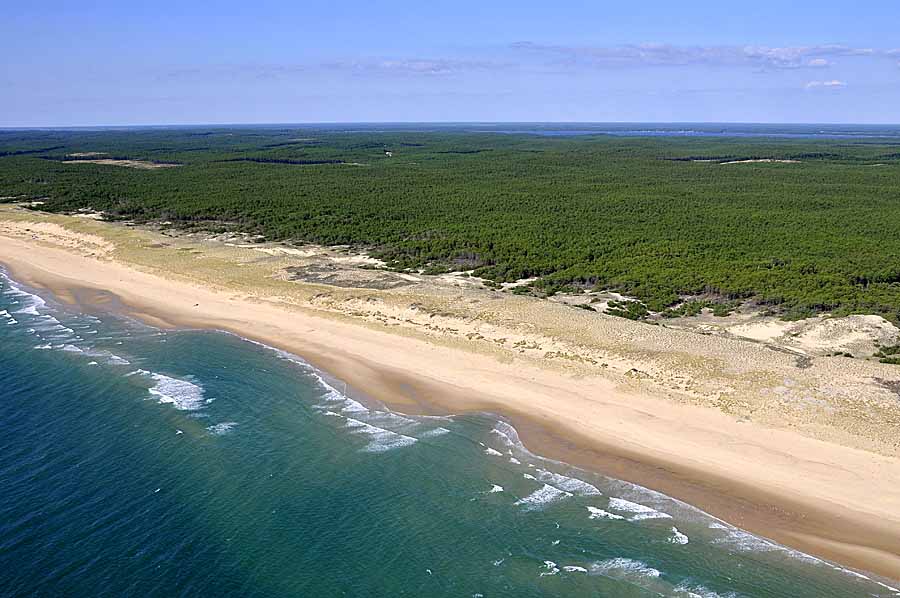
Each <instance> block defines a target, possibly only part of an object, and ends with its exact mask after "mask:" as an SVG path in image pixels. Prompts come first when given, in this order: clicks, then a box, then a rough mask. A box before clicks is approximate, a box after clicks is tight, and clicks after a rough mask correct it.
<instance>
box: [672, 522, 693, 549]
mask: <svg viewBox="0 0 900 598" xmlns="http://www.w3.org/2000/svg"><path fill="white" fill-rule="evenodd" d="M689 541H690V538H688V537H687V535H685V534H683V533H681V532H680V531H678V528H677V527H673V528H672V536H671V537H670V538H669V543H670V544H679V545H681V546H684V545H685V544H687V543H688V542H689Z"/></svg>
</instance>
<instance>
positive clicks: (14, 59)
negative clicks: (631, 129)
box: [0, 0, 900, 126]
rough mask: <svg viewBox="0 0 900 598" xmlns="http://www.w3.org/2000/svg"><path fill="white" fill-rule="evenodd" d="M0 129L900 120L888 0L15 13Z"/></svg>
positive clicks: (22, 6)
mask: <svg viewBox="0 0 900 598" xmlns="http://www.w3.org/2000/svg"><path fill="white" fill-rule="evenodd" d="M0 52H2V55H3V56H4V60H3V62H2V63H0V126H53V125H116V124H191V123H271V122H285V123H286V122H296V123H300V122H361V121H370V122H371V121H394V122H399V121H406V122H410V121H419V122H421V121H595V122H606V121H625V122H671V121H680V122H818V123H826V122H833V123H848V122H849V123H893V124H896V123H900V2H898V1H897V0H869V1H867V2H864V3H853V2H848V1H847V0H841V1H834V0H830V1H829V0H826V1H819V2H808V1H793V2H784V1H781V2H771V1H768V0H756V1H755V2H744V3H736V2H723V1H722V0H718V1H716V2H706V1H695V2H673V1H671V0H670V1H665V2H662V1H655V0H642V1H633V2H622V1H615V2H611V1H600V0H595V1H593V2H580V1H570V2H556V3H554V2H552V1H547V0H544V1H542V2H532V1H530V0H519V1H516V2H513V1H506V0H504V1H495V2H490V1H489V0H482V1H480V2H474V1H469V0H456V1H453V2H446V1H443V0H432V1H430V2H386V1H383V0H369V1H367V2H357V1H355V0H345V1H343V2H340V3H331V2H300V1H295V2H286V1H272V0H255V1H248V0H243V1H240V2H233V1H231V0H220V1H218V2H215V3H213V2H208V3H202V5H200V3H188V2H180V3H173V2H168V1H166V0H159V1H156V2H140V1H137V2H110V1H92V0H81V1H79V2H73V1H65V2H63V1H55V0H45V1H42V2H10V3H8V4H7V5H6V6H4V9H3V16H2V18H0Z"/></svg>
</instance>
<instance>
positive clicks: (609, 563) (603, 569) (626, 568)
mask: <svg viewBox="0 0 900 598" xmlns="http://www.w3.org/2000/svg"><path fill="white" fill-rule="evenodd" d="M591 573H594V574H598V575H604V576H606V577H613V578H616V579H637V578H645V579H646V578H650V579H656V578H657V577H659V576H660V575H662V572H661V571H660V570H659V569H654V568H653V567H651V566H649V565H648V564H646V563H644V562H641V561H636V560H634V559H627V558H621V557H620V558H615V559H609V560H606V561H600V562H599V563H594V564H593V565H591Z"/></svg>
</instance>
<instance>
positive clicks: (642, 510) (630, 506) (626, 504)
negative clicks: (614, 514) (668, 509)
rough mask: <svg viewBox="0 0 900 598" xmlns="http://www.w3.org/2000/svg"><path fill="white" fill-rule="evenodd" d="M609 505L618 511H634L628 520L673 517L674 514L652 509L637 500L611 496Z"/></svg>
mask: <svg viewBox="0 0 900 598" xmlns="http://www.w3.org/2000/svg"><path fill="white" fill-rule="evenodd" d="M609 507H610V508H611V509H615V510H616V511H622V512H625V513H633V515H632V516H631V517H629V518H628V521H642V520H644V519H671V518H672V516H671V515H669V514H668V513H663V512H662V511H657V510H656V509H652V508H650V507H646V506H644V505H639V504H637V503H636V502H631V501H630V500H625V499H624V498H610V499H609Z"/></svg>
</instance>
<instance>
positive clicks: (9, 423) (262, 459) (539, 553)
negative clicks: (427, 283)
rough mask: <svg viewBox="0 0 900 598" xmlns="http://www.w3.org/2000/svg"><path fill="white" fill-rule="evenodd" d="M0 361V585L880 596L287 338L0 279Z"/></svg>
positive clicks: (168, 592)
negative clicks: (104, 311) (334, 366)
mask: <svg viewBox="0 0 900 598" xmlns="http://www.w3.org/2000/svg"><path fill="white" fill-rule="evenodd" d="M45 299H46V298H45ZM0 363H2V366H0V431H2V434H0V595H2V596H187V595H190V596H223V595H239V596H267V597H274V596H391V597H393V596H435V597H441V596H461V597H475V596H483V597H484V598H491V597H494V596H511V597H512V596H515V597H527V596H608V597H636V596H679V597H694V596H700V597H713V596H760V597H763V596H769V597H775V596H778V597H781V596H791V597H806V596H809V597H828V596H842V597H843V596H898V595H900V592H898V591H896V590H892V589H891V588H890V587H889V584H882V583H881V582H879V581H877V580H874V579H865V578H862V577H859V576H858V575H856V574H853V573H850V572H848V571H844V570H842V569H840V568H838V567H835V566H833V565H831V564H828V563H824V562H822V561H818V560H816V559H813V558H811V557H807V556H804V555H802V554H799V553H795V552H791V551H788V550H785V549H782V548H780V547H778V546H775V545H773V544H771V543H769V542H766V541H765V540H762V539H759V538H755V537H753V536H751V535H749V534H746V533H744V532H741V531H739V530H737V529H735V528H732V527H730V526H727V525H725V524H724V523H722V522H720V521H717V520H715V519H713V518H711V517H709V516H706V515H704V514H703V513H700V512H699V511H696V510H694V509H692V508H690V507H688V506H687V505H684V504H683V503H679V502H677V501H674V500H671V499H668V498H667V497H665V496H662V495H660V494H656V493H653V492H650V491H648V490H645V489H641V488H639V487H636V486H632V485H630V484H627V483H624V482H620V481H617V480H612V479H609V478H605V477H603V476H599V475H594V474H590V473H588V472H585V471H581V470H577V469H574V468H571V467H567V466H566V465H564V464H561V463H557V462H553V461H549V460H544V459H542V458H540V457H538V456H535V455H532V454H530V453H528V452H527V451H526V450H525V449H524V448H523V447H522V446H521V445H520V444H519V443H518V440H517V437H516V435H515V430H514V429H512V428H511V427H510V426H508V425H507V424H505V423H504V422H502V421H498V419H497V418H496V417H494V416H491V415H489V414H481V415H466V416H456V417H447V418H419V417H405V416H402V415H399V414H394V413H391V412H389V411H388V410H386V409H384V408H378V407H377V406H369V407H366V406H364V405H362V404H360V403H358V402H355V401H353V400H350V399H348V398H346V397H345V396H344V395H342V394H341V393H340V392H338V391H337V390H336V389H335V387H337V388H341V387H342V385H341V384H339V383H335V382H332V383H329V382H328V381H327V380H326V379H325V378H324V377H323V376H322V375H320V374H319V373H318V372H316V371H315V370H313V369H312V368H311V367H309V366H308V365H307V364H305V363H304V362H303V361H302V360H300V359H298V358H296V357H293V356H291V355H288V354H286V353H282V352H278V351H275V350H273V349H269V348H266V347H263V346H260V345H256V344H253V343H250V342H248V341H244V340H241V339H239V338H237V337H234V336H230V335H226V334H220V333H212V332H196V331H176V332H173V331H160V330H157V329H154V328H150V327H147V326H144V325H141V324H138V323H135V322H131V321H127V320H123V319H118V318H115V317H112V316H106V315H104V316H100V317H95V316H91V315H85V314H76V313H70V312H67V311H66V310H64V309H63V308H61V307H60V306H57V305H54V304H53V303H52V302H51V301H50V300H49V299H46V302H45V300H44V299H41V298H39V297H37V296H35V295H33V294H31V293H30V292H29V291H28V290H26V289H24V288H22V287H21V286H18V285H16V284H15V283H13V282H12V281H10V280H9V279H8V278H6V277H5V276H0ZM362 390H365V389H362Z"/></svg>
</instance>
